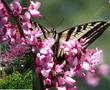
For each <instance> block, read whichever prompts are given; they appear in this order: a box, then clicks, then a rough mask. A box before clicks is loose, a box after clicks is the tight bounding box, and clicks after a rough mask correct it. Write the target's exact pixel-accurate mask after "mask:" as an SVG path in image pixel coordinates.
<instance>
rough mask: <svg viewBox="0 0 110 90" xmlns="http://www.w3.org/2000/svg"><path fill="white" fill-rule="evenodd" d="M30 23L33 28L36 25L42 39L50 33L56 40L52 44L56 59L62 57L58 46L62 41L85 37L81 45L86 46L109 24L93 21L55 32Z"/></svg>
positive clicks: (62, 54) (62, 53)
mask: <svg viewBox="0 0 110 90" xmlns="http://www.w3.org/2000/svg"><path fill="white" fill-rule="evenodd" d="M32 24H34V26H35V27H34V28H36V27H37V28H39V29H40V30H41V31H42V32H43V38H44V39H46V38H47V37H48V36H50V35H52V36H53V37H54V38H55V40H56V42H55V45H54V46H53V52H54V54H55V57H56V59H57V60H58V61H59V60H62V59H64V52H63V51H62V50H61V49H60V48H59V45H60V44H61V42H62V41H68V40H70V39H73V40H74V39H76V40H78V41H80V39H81V38H86V39H87V42H86V43H85V45H84V46H83V47H84V48H87V47H88V46H89V45H90V44H91V43H92V42H94V41H95V40H96V39H97V38H98V37H99V36H100V35H101V34H102V33H103V32H104V31H105V30H106V29H107V28H108V27H109V26H110V23H109V22H104V21H95V22H89V23H85V24H81V25H78V26H75V27H71V28H68V29H65V30H63V31H61V32H59V33H57V32H56V31H55V30H54V29H53V30H52V31H49V30H48V29H46V28H45V27H43V26H42V25H40V24H37V23H36V22H32Z"/></svg>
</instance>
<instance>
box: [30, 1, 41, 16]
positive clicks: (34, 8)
mask: <svg viewBox="0 0 110 90" xmlns="http://www.w3.org/2000/svg"><path fill="white" fill-rule="evenodd" d="M40 5H41V3H40V2H38V1H36V2H35V3H34V2H33V1H31V4H30V6H29V8H28V11H29V12H30V14H31V15H32V17H37V18H38V17H41V14H40V12H39V11H38V9H39V7H40Z"/></svg>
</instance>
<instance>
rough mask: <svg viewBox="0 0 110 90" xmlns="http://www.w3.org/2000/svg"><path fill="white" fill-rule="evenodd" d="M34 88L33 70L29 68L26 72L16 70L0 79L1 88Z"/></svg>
mask: <svg viewBox="0 0 110 90" xmlns="http://www.w3.org/2000/svg"><path fill="white" fill-rule="evenodd" d="M31 88H32V71H31V70H29V71H27V72H25V73H24V74H20V73H19V72H17V71H14V72H13V73H12V75H8V76H6V77H5V78H4V79H2V80H0V89H31Z"/></svg>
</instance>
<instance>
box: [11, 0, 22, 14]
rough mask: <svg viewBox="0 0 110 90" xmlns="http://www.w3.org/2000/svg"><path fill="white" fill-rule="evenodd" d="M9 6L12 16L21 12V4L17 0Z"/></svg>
mask: <svg viewBox="0 0 110 90" xmlns="http://www.w3.org/2000/svg"><path fill="white" fill-rule="evenodd" d="M10 8H11V10H12V12H13V15H14V16H18V15H20V14H21V12H22V6H21V5H20V3H19V2H18V1H17V0H15V1H14V2H13V3H12V4H10Z"/></svg>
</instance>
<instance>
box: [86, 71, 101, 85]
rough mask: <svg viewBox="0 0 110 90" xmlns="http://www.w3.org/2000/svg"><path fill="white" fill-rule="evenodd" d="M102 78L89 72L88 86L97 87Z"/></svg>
mask: <svg viewBox="0 0 110 90" xmlns="http://www.w3.org/2000/svg"><path fill="white" fill-rule="evenodd" d="M99 81H100V78H99V77H98V76H96V75H95V73H91V72H88V73H87V76H86V82H87V84H88V85H91V86H93V87H96V86H97V85H98V84H99Z"/></svg>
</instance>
